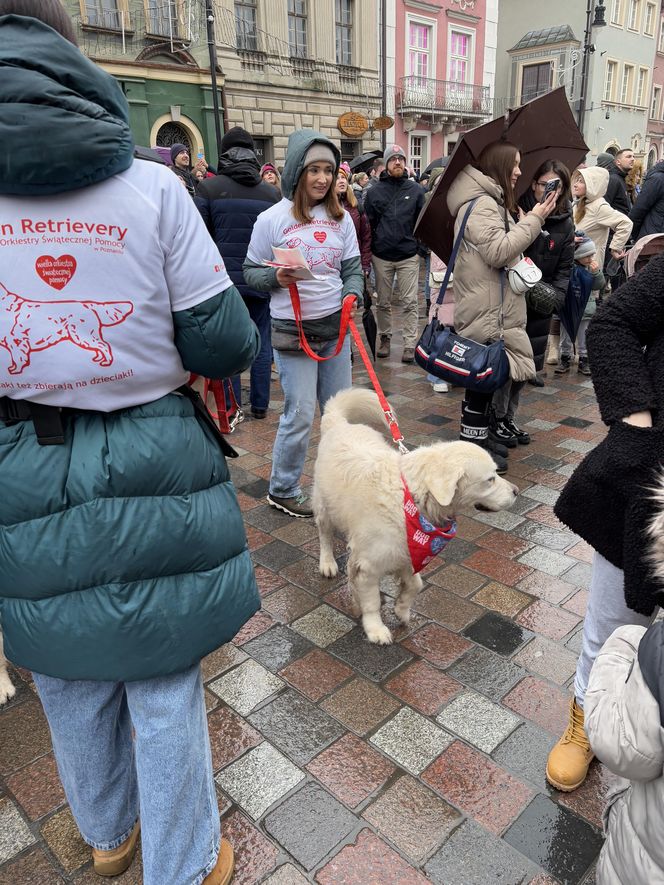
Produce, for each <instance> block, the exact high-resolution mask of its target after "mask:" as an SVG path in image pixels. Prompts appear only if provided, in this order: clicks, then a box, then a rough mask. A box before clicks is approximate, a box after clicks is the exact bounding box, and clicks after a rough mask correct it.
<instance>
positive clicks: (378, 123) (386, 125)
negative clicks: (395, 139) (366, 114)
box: [371, 117, 394, 132]
mask: <svg viewBox="0 0 664 885" xmlns="http://www.w3.org/2000/svg"><path fill="white" fill-rule="evenodd" d="M371 126H372V129H377V130H378V131H379V132H380V131H381V130H382V129H391V128H392V127H393V126H394V120H393V119H392V117H376V119H375V120H374V121H373V123H372V124H371Z"/></svg>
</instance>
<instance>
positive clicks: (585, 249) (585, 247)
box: [574, 234, 597, 261]
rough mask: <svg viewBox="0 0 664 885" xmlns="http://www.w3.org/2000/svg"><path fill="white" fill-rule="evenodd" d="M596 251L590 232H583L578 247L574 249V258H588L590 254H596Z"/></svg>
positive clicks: (576, 259)
mask: <svg viewBox="0 0 664 885" xmlns="http://www.w3.org/2000/svg"><path fill="white" fill-rule="evenodd" d="M595 252H597V249H596V248H595V244H594V243H593V241H592V240H591V239H590V237H589V236H588V234H583V239H582V240H581V242H580V243H578V244H577V246H576V249H575V250H574V260H575V261H578V260H579V258H587V257H588V256H589V255H594V254H595Z"/></svg>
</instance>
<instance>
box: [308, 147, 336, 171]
mask: <svg viewBox="0 0 664 885" xmlns="http://www.w3.org/2000/svg"><path fill="white" fill-rule="evenodd" d="M312 163H329V164H330V165H331V166H332V168H333V169H336V168H337V158H336V157H335V156H334V154H333V153H332V148H330V147H328V145H326V144H322V143H321V142H315V143H314V144H312V145H311V147H310V148H309V150H308V151H307V152H306V154H305V155H304V162H303V164H302V168H303V169H306V168H307V166H311V164H312Z"/></svg>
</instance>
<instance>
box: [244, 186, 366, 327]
mask: <svg viewBox="0 0 664 885" xmlns="http://www.w3.org/2000/svg"><path fill="white" fill-rule="evenodd" d="M292 208H293V201H292V200H288V199H286V197H284V198H283V199H282V200H281V201H280V202H279V203H275V204H274V206H270V208H269V209H266V210H265V212H261V214H260V215H259V216H258V218H257V219H256V224H255V225H254V230H253V233H252V235H251V242H250V243H249V249H248V250H247V258H248V260H249V261H253V262H254V263H255V264H262V262H263V261H273V260H274V255H273V253H272V247H273V246H278V247H279V248H281V249H295V248H298V249H300V251H301V252H302V254H303V255H304V258H305V260H306V262H307V264H308V265H309V269H310V270H311V272H312V273H313V274H314V275H315V276H317V277H320V279H317V280H302V281H300V282H298V284H297V288H298V292H299V293H300V303H301V306H302V319H305V320H317V319H320V318H321V317H326V316H329V315H330V314H332V313H334V312H335V311H337V310H340V309H341V292H342V289H343V281H342V279H341V262H342V261H345V260H346V259H347V258H355V257H358V256H359V254H360V250H359V248H358V245H357V234H356V233H355V225H354V223H353V219H352V218H351V216H350V215H349V213H348V212H344V217H343V218H342V219H341V220H340V221H335V220H334V219H333V218H330V217H329V216H328V214H327V211H326V210H325V207H324V206H323V205H322V204H319V205H317V206H314V207H313V209H312V210H311V217H312V218H313V221H312V222H311V223H310V224H301V223H300V222H299V221H296V220H295V218H294V217H293V213H292ZM270 313H271V315H272V316H273V317H275V318H277V319H290V320H292V319H293V307H292V305H291V300H290V294H289V292H288V289H272V292H271V298H270Z"/></svg>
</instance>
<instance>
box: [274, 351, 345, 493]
mask: <svg viewBox="0 0 664 885" xmlns="http://www.w3.org/2000/svg"><path fill="white" fill-rule="evenodd" d="M336 346H337V339H336V338H335V340H334V341H330V342H328V343H327V344H325V346H324V347H323V348H322V350H321V352H320V356H329V355H330V354H331V353H334V350H335V348H336ZM274 362H275V364H276V366H277V371H278V372H279V381H280V383H281V389H282V390H283V392H284V411H283V414H282V416H281V418H280V419H279V429H278V430H277V436H276V439H275V441H274V448H273V450H272V476H271V477H270V494H271V495H277V496H278V497H280V498H293V497H296V496H297V495H299V494H300V492H301V488H300V479H301V477H302V470H303V469H304V462H305V460H306V457H307V448H308V447H309V437H310V436H311V427H312V425H313V423H314V415H315V413H316V401H318V405H319V407H320V410H321V412H322V411H323V409H324V408H325V403H326V402H327V401H328V400H329V399H330V397H332V396H334V394H335V393H339V391H340V390H346V389H347V388H348V387H350V386H351V384H352V375H351V364H350V338H349V337H348V335H346V340H345V341H344V343H343V347H342V348H341V351H340V353H339V354H338V356H335V357H334V358H333V359H331V360H327V362H324V363H318V362H316V360H312V359H311V358H310V357H308V356H307V355H306V354H305V353H302V352H301V351H292V352H291V351H285V350H282V351H279V350H275V351H274Z"/></svg>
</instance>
